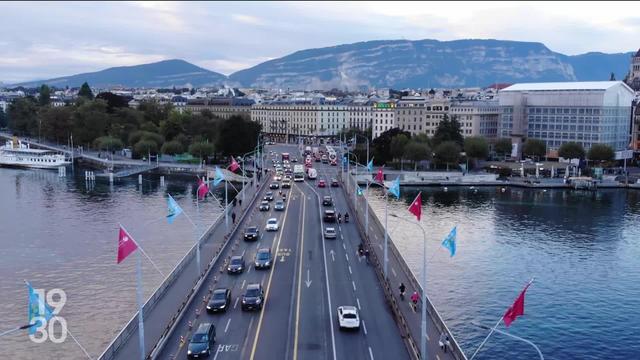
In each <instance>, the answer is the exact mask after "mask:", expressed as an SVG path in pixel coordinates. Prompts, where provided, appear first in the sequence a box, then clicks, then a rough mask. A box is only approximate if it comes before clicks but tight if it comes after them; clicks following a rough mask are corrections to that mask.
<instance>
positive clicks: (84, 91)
mask: <svg viewBox="0 0 640 360" xmlns="http://www.w3.org/2000/svg"><path fill="white" fill-rule="evenodd" d="M78 97H81V98H85V99H88V100H93V91H91V87H90V86H89V84H87V82H86V81H85V82H84V83H83V84H82V86H80V90H78Z"/></svg>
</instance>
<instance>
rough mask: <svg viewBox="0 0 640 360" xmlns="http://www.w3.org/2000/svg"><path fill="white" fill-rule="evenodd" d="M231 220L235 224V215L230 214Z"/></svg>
mask: <svg viewBox="0 0 640 360" xmlns="http://www.w3.org/2000/svg"><path fill="white" fill-rule="evenodd" d="M231 220H232V221H233V223H234V224H235V223H236V213H234V212H233V213H231Z"/></svg>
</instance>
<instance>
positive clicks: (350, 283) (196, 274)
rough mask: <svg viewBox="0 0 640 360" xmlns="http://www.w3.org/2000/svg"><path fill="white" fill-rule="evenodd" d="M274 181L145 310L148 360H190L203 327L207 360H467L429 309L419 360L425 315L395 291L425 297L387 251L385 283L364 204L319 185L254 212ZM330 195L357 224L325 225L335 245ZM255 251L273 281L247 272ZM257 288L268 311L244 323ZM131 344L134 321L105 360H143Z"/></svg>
mask: <svg viewBox="0 0 640 360" xmlns="http://www.w3.org/2000/svg"><path fill="white" fill-rule="evenodd" d="M272 150H275V151H278V152H295V147H293V146H286V145H276V146H274V147H272ZM317 169H318V172H319V176H318V178H319V179H325V180H330V179H331V178H340V174H339V173H338V171H339V168H338V167H331V166H328V165H322V164H319V167H318V168H317ZM269 180H270V177H266V176H265V177H263V181H262V182H261V183H259V184H256V183H253V182H252V183H250V184H249V185H250V186H246V187H245V189H243V191H246V192H247V193H246V194H245V195H246V198H247V199H252V200H251V201H245V202H244V204H243V205H244V207H243V208H236V210H234V211H236V212H240V216H239V218H238V222H237V224H235V225H233V226H230V227H228V228H227V227H225V225H224V221H220V219H219V220H218V221H217V222H216V223H214V224H213V225H212V226H211V227H210V228H209V230H208V231H207V232H206V233H205V234H204V235H203V237H202V238H201V239H200V244H201V245H200V248H201V267H200V268H198V267H197V265H196V260H195V253H196V252H195V246H194V248H193V249H192V250H191V251H190V252H189V253H188V254H187V255H186V256H185V258H183V260H182V261H181V262H180V263H179V264H178V265H177V266H176V268H175V269H174V270H173V272H172V273H171V274H169V275H168V276H167V278H166V279H165V281H164V282H163V283H162V284H161V285H160V287H159V288H158V289H157V290H156V292H155V293H154V294H153V295H152V296H151V297H150V298H149V300H148V301H147V302H146V304H145V306H144V308H143V312H144V321H145V326H144V329H145V349H146V354H144V356H145V358H150V359H185V358H187V345H188V341H189V339H190V337H191V336H192V335H193V332H194V331H195V329H197V328H198V325H199V324H201V323H205V322H208V323H213V324H214V325H215V327H216V332H217V337H216V343H215V346H214V348H213V349H212V353H211V357H212V358H213V359H252V360H253V359H294V360H297V359H334V360H335V359H345V358H353V359H369V360H373V359H420V358H429V359H438V360H445V359H458V360H460V359H466V357H465V356H464V354H463V353H462V351H461V350H460V348H459V346H458V344H457V343H456V341H455V338H454V337H453V335H452V334H451V332H450V331H449V329H448V328H447V327H446V325H445V324H444V322H443V321H442V318H441V317H440V315H439V314H438V312H437V311H436V309H435V308H434V307H433V306H431V303H430V302H429V304H428V305H429V306H428V315H429V316H428V332H427V343H428V353H427V354H423V355H426V356H424V357H421V354H420V351H419V349H420V329H421V328H420V324H421V323H420V311H419V310H418V311H417V312H416V311H415V310H414V309H413V307H411V306H410V302H409V301H408V300H407V301H403V300H401V299H399V297H398V291H397V286H398V284H399V283H400V282H401V281H402V282H404V283H405V284H406V285H407V293H409V294H410V293H412V292H413V291H414V290H417V291H420V292H421V289H420V285H419V283H418V281H417V280H416V278H415V277H414V276H413V274H412V273H411V271H410V270H409V268H408V266H407V265H406V263H405V262H404V260H403V259H402V257H401V256H400V254H399V253H398V251H397V249H395V247H393V245H392V242H390V243H391V250H390V254H391V255H390V257H389V263H388V267H389V269H390V273H391V274H392V275H389V278H385V277H384V275H383V274H382V266H381V261H380V260H379V259H381V258H382V253H381V251H382V249H381V248H380V244H381V243H380V241H381V239H383V238H384V228H383V227H382V225H381V224H380V223H379V221H377V220H376V218H375V216H374V215H373V210H371V209H369V210H370V211H369V213H371V215H370V216H371V218H370V219H369V222H368V223H369V225H370V229H369V237H368V238H366V237H365V236H364V233H365V231H364V230H365V229H364V226H363V224H365V223H366V221H365V219H364V214H365V212H364V211H363V210H364V206H368V204H367V203H366V200H365V199H364V197H361V198H362V200H360V201H359V202H358V203H357V204H355V206H356V208H355V209H354V204H353V201H352V198H350V197H349V194H350V193H349V192H348V189H345V186H344V183H341V185H340V186H339V187H335V188H333V187H326V188H318V187H317V185H316V183H315V182H310V181H305V182H298V183H292V184H293V185H292V187H291V189H286V190H285V192H286V193H287V196H286V202H285V204H286V207H285V210H284V211H274V209H273V208H271V209H270V210H269V211H266V212H265V211H262V212H261V211H258V209H257V204H258V202H259V201H260V200H261V199H262V197H263V195H264V193H265V192H266V191H269V189H268V186H267V184H268V183H269ZM341 180H342V179H341ZM345 181H346V179H345ZM351 181H353V180H351ZM327 195H328V196H331V197H332V198H333V202H334V205H333V207H335V209H336V210H337V211H340V212H346V211H348V212H349V213H350V214H352V217H351V221H350V222H349V223H338V224H333V225H332V226H333V227H335V229H336V233H337V237H336V239H325V238H324V236H323V230H324V227H325V224H324V223H323V221H322V213H323V211H324V209H329V208H330V207H323V206H322V197H324V196H327ZM278 197H279V196H278V195H277V194H276V198H278ZM350 200H351V201H350ZM272 204H273V203H272ZM230 206H232V205H230ZM333 207H331V208H333ZM354 210H355V211H354ZM227 211H231V209H227ZM353 214H355V215H356V216H353ZM272 217H275V218H276V219H278V223H279V226H280V228H279V230H278V231H276V232H266V231H264V224H265V222H266V219H268V218H272ZM248 226H257V227H258V228H259V229H260V237H259V239H258V240H257V241H255V242H247V241H244V240H243V231H244V229H245V228H246V227H248ZM361 242H364V243H365V244H366V246H368V247H369V248H370V249H371V250H372V251H371V262H370V263H368V262H367V261H366V259H363V258H360V257H359V256H358V254H357V248H358V244H360V243H361ZM260 248H269V249H271V251H272V254H273V255H274V262H273V265H272V267H271V269H269V270H256V269H255V268H254V267H253V266H252V263H253V259H254V256H255V254H256V252H257V250H258V249H260ZM232 255H242V256H243V257H244V259H245V261H246V263H247V267H246V269H245V271H244V272H243V273H242V274H237V275H231V274H227V272H226V265H227V264H228V261H229V259H230V257H231V256H232ZM254 283H260V284H262V286H263V288H264V290H265V300H264V304H263V305H264V307H263V309H262V310H260V311H255V312H245V311H242V310H241V304H240V298H241V296H242V294H243V293H244V291H245V290H246V288H247V286H248V285H249V284H254ZM216 288H228V289H230V290H231V303H230V305H229V307H228V309H227V310H226V312H223V313H220V314H208V313H207V312H206V305H207V302H208V300H209V298H210V296H211V294H212V291H213V290H214V289H216ZM343 305H350V306H355V307H357V308H358V310H359V314H360V318H361V326H360V329H359V331H353V332H345V331H340V330H339V327H338V323H337V313H336V311H337V310H336V309H337V307H339V306H343ZM441 333H447V334H448V335H449V338H450V339H451V348H450V349H449V350H450V351H447V352H446V353H445V352H443V351H442V349H441V348H440V347H439V346H438V339H439V337H440V334H441ZM138 341H139V340H138V336H137V314H136V315H134V316H133V317H132V318H131V320H130V321H129V322H128V323H127V325H126V326H125V327H124V328H123V330H122V331H121V332H120V333H119V334H118V335H117V336H116V338H115V339H114V340H113V341H112V343H111V344H110V345H109V346H108V347H107V349H106V350H105V351H104V352H103V354H102V355H101V356H100V359H104V360H112V359H139V358H141V354H140V353H139V346H138V345H139V344H138Z"/></svg>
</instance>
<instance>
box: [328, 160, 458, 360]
mask: <svg viewBox="0 0 640 360" xmlns="http://www.w3.org/2000/svg"><path fill="white" fill-rule="evenodd" d="M338 174H339V175H340V176H342V172H339V173H338ZM348 178H349V184H351V186H346V185H345V186H343V189H344V191H345V192H346V194H347V195H348V196H347V203H348V204H349V207H351V208H352V211H353V212H354V213H355V214H356V220H357V221H358V225H359V226H358V227H359V228H360V231H361V232H362V235H363V238H365V241H367V242H368V241H369V239H366V237H365V234H366V231H364V226H365V224H366V219H365V214H366V213H365V206H366V207H369V225H373V227H374V230H375V231H377V232H378V234H380V235H381V237H382V238H384V233H385V229H384V225H383V224H382V222H381V221H380V219H378V217H377V216H376V215H375V212H374V210H373V208H372V207H371V205H370V204H369V202H368V201H367V199H366V197H364V196H357V197H356V201H357V205H358V209H362V210H361V211H357V210H356V209H353V190H354V186H353V185H352V184H354V181H355V177H354V176H353V174H349V175H348ZM346 179H347V178H345V177H343V180H346ZM343 184H346V181H343ZM388 237H389V241H388V249H389V256H394V257H395V258H396V259H397V260H398V264H399V266H400V270H401V271H402V272H403V273H404V274H405V275H406V276H407V278H408V279H409V281H410V282H411V284H412V286H413V287H415V288H416V289H420V291H421V293H422V294H423V295H424V294H425V292H424V289H422V286H421V284H420V282H419V281H418V278H417V277H416V275H415V274H414V273H413V271H412V270H411V268H409V266H408V265H407V263H406V261H405V260H404V257H403V256H402V254H401V253H400V251H398V248H397V247H396V246H395V244H394V242H393V240H392V239H391V236H390V235H388ZM373 255H374V257H375V261H374V262H375V263H377V265H379V266H377V267H378V269H377V270H378V273H379V274H378V275H379V276H378V278H379V279H380V281H381V282H382V285H383V288H384V289H385V295H386V296H387V300H388V302H389V304H390V305H391V306H392V308H393V310H394V313H395V315H396V318H397V319H398V320H399V321H400V324H399V325H400V326H401V329H402V331H403V332H404V333H406V335H408V336H409V337H410V339H411V340H410V341H409V344H408V345H409V346H408V347H409V349H410V350H411V352H412V353H413V355H414V356H416V357H417V358H419V353H420V349H419V348H420V341H419V340H420V336H417V337H416V336H414V335H413V334H412V333H411V331H410V330H409V328H408V325H407V323H406V322H407V319H406V318H404V316H403V315H402V313H401V312H400V311H399V310H398V308H397V303H396V301H395V298H394V297H393V290H394V288H393V287H392V286H391V284H390V283H389V280H388V279H386V278H385V277H384V274H383V273H382V262H383V260H378V259H377V256H375V251H374V252H373ZM426 300H427V314H428V315H429V317H430V318H431V320H432V321H433V323H434V325H435V326H436V328H437V329H438V332H439V333H445V334H447V335H449V339H450V342H451V353H452V354H453V355H454V357H455V358H456V359H459V360H466V359H467V357H466V355H465V354H464V352H463V351H462V348H460V346H459V344H458V342H457V341H456V339H455V337H454V336H453V333H452V332H451V330H449V328H448V327H447V325H446V324H445V322H444V320H443V319H442V316H440V313H439V312H438V310H437V309H436V308H435V307H434V306H433V303H432V302H431V299H429V296H428V295H427V296H426Z"/></svg>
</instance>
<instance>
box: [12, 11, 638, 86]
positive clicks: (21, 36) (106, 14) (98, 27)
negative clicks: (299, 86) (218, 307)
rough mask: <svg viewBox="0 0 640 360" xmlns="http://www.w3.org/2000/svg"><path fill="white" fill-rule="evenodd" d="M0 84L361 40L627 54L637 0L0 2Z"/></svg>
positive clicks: (229, 66)
mask: <svg viewBox="0 0 640 360" xmlns="http://www.w3.org/2000/svg"><path fill="white" fill-rule="evenodd" d="M0 24H2V29H3V30H2V32H0V82H4V83H16V82H21V81H29V80H38V79H47V78H52V77H58V76H65V75H73V74H77V73H82V72H88V71H98V70H102V69H105V68H108V67H112V66H123V65H137V64H143V63H149V62H155V61H160V60H165V59H184V60H186V61H189V62H191V63H194V64H196V65H199V66H201V67H204V68H206V69H209V70H212V71H216V72H219V73H222V74H225V75H229V74H231V73H233V72H235V71H238V70H242V69H246V68H248V67H251V66H253V65H256V64H259V63H261V62H263V61H267V60H270V59H274V58H278V57H281V56H285V55H288V54H290V53H293V52H295V51H298V50H303V49H308V48H319V47H326V46H334V45H339V44H345V43H354V42H359V41H369V40H391V39H406V40H420V39H436V40H441V41H447V40H457V39H500V40H517V41H532V42H541V43H543V44H545V45H546V46H547V47H548V48H549V49H551V50H553V51H556V52H560V53H563V54H567V55H575V54H581V53H585V52H590V51H600V52H606V53H616V52H628V51H635V50H637V49H638V48H639V47H640V38H639V37H638V34H640V2H627V3H622V2H611V1H609V2H597V3H596V2H544V3H536V2H486V1H485V2H457V3H453V2H398V1H394V2H340V3H335V2H212V3H208V2H175V3H174V2H153V1H149V2H73V3H65V2H56V3H47V2H37V3H30V2H0Z"/></svg>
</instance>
